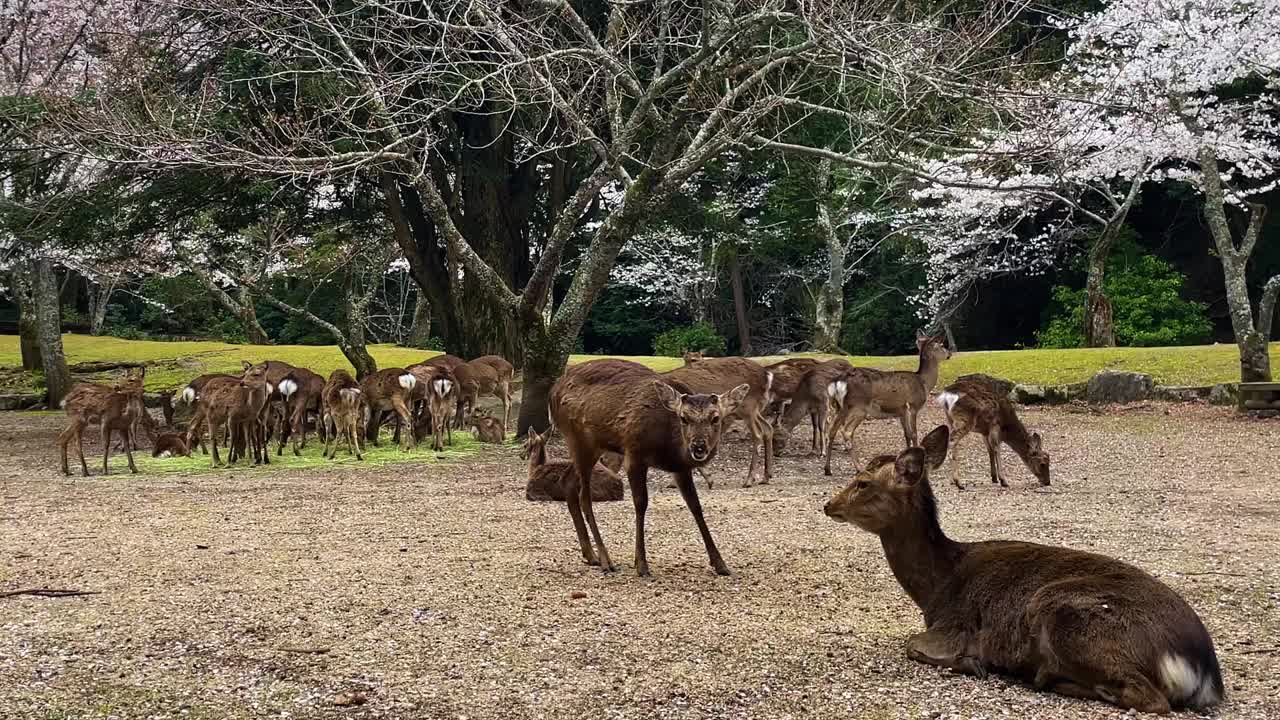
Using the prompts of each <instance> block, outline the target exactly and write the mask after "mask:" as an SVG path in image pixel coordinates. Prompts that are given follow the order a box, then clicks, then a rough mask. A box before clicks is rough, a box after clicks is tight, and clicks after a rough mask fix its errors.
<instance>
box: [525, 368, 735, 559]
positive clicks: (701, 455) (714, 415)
mask: <svg viewBox="0 0 1280 720" xmlns="http://www.w3.org/2000/svg"><path fill="white" fill-rule="evenodd" d="M749 392H751V386H750V385H747V384H746V383H743V384H741V385H739V386H737V387H735V388H733V389H732V390H730V391H729V392H728V393H726V394H724V395H705V394H695V393H694V392H693V391H692V390H690V389H689V387H688V386H687V385H685V384H684V383H683V382H681V381H679V380H677V379H674V378H670V377H663V376H662V375H659V374H657V373H655V372H654V371H652V370H650V369H649V368H647V367H645V366H643V365H641V364H639V363H634V362H630V361H628V360H596V361H593V362H587V363H582V364H581V365H575V366H573V367H570V368H569V369H568V370H566V371H565V373H564V375H562V376H561V377H560V379H559V380H557V381H556V383H555V385H554V386H552V388H551V399H550V403H549V405H550V414H551V420H552V423H553V424H554V425H555V427H556V428H557V429H558V430H559V431H560V432H561V433H563V434H564V440H565V445H566V446H567V448H568V450H569V456H570V457H571V458H572V460H573V465H574V469H575V470H577V473H576V475H575V479H573V480H569V479H566V483H567V484H566V486H565V488H564V492H565V498H566V503H565V504H566V505H567V506H568V509H569V516H570V518H572V519H573V526H574V530H575V531H576V532H577V535H578V544H579V546H580V547H581V549H582V557H583V559H584V560H586V562H587V563H588V564H590V565H599V566H600V567H601V568H603V569H604V570H605V571H606V572H609V571H612V570H614V569H615V567H614V565H613V561H612V560H611V559H610V557H609V552H608V550H606V549H605V546H604V538H603V537H602V536H601V534H600V528H599V527H598V526H597V525H596V516H595V511H594V509H593V508H592V505H591V491H590V488H591V485H590V482H585V483H584V482H581V481H580V479H581V478H589V477H591V473H592V470H593V469H594V468H595V464H596V460H597V459H599V457H600V454H601V453H602V452H604V451H606V450H609V451H613V452H616V453H621V454H622V455H623V465H624V466H625V467H626V471H627V480H628V482H629V484H630V485H631V500H632V502H633V503H634V505H635V513H636V545H635V565H636V573H637V574H639V575H648V574H649V561H648V558H647V557H646V555H645V545H644V515H645V511H646V510H647V509H648V507H649V485H648V476H649V468H651V467H656V468H658V469H659V470H666V471H667V472H670V473H672V474H674V475H675V479H676V484H677V486H678V487H679V488H680V494H681V495H682V496H683V497H684V501H685V504H686V505H688V506H689V512H690V513H691V514H692V515H693V520H694V522H695V523H696V524H697V526H698V532H699V533H701V535H702V542H703V544H704V545H705V546H706V549H707V558H708V559H709V560H710V562H711V567H713V568H714V569H715V571H716V572H717V573H718V574H720V575H728V574H729V567H728V566H727V565H725V563H724V560H723V559H722V558H721V557H720V551H719V550H717V549H716V544H715V541H714V540H713V539H712V538H711V531H710V530H709V529H708V528H707V523H706V520H704V519H703V517H702V504H701V503H700V502H698V490H697V488H696V487H694V484H693V470H694V469H695V468H700V467H702V466H703V465H706V464H707V463H709V462H711V461H712V460H713V459H714V458H715V456H716V451H717V450H719V447H720V436H721V434H722V432H723V430H724V421H725V418H727V417H729V416H730V415H732V414H733V413H734V412H735V411H737V409H738V405H739V404H741V403H742V401H743V400H744V399H745V398H746V397H747V394H748V393H749ZM588 527H590V528H591V534H592V535H593V536H594V538H595V545H596V546H595V549H593V548H592V546H591V540H590V539H589V538H588V537H587V528H588Z"/></svg>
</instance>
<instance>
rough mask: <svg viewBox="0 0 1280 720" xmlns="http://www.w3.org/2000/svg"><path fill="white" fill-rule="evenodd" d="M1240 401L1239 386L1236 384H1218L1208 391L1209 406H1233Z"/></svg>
mask: <svg viewBox="0 0 1280 720" xmlns="http://www.w3.org/2000/svg"><path fill="white" fill-rule="evenodd" d="M1239 399H1240V386H1239V385H1237V384H1236V383H1218V384H1217V385H1214V386H1213V389H1212V390H1210V391H1209V404H1210V405H1235V404H1236V402H1237V401H1238V400H1239Z"/></svg>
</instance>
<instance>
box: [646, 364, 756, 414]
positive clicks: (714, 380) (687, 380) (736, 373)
mask: <svg viewBox="0 0 1280 720" xmlns="http://www.w3.org/2000/svg"><path fill="white" fill-rule="evenodd" d="M663 377H664V379H668V380H673V381H675V382H679V383H681V384H682V385H684V386H685V387H687V388H689V389H690V390H691V391H693V392H695V393H703V394H717V395H721V394H724V393H727V392H729V391H730V390H732V389H734V388H735V387H737V386H739V385H741V384H743V383H746V384H747V385H748V386H749V387H750V388H751V390H750V392H748V393H747V397H746V398H745V399H744V400H743V401H742V403H741V404H739V405H738V409H737V411H736V412H735V413H734V414H735V415H738V416H740V417H751V416H752V415H753V414H755V413H758V412H761V411H763V410H764V407H765V405H766V403H767V402H768V401H769V399H770V398H771V395H772V385H773V373H772V372H770V371H769V370H766V369H765V368H764V367H762V366H761V365H760V364H759V363H756V362H752V361H751V360H747V359H746V358H739V357H727V358H703V359H702V360H699V361H697V362H695V363H693V364H691V365H686V366H684V367H680V368H676V369H675V370H671V371H669V372H667V373H664V374H663Z"/></svg>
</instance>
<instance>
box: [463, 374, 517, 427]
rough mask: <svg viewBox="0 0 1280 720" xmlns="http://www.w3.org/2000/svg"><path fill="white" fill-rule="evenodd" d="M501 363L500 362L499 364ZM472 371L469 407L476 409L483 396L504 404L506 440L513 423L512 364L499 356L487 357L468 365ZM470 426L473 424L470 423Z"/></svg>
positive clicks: (503, 420)
mask: <svg viewBox="0 0 1280 720" xmlns="http://www.w3.org/2000/svg"><path fill="white" fill-rule="evenodd" d="M499 361H500V362H499ZM466 367H467V369H468V370H470V371H471V378H470V379H471V381H472V383H473V385H469V386H468V388H467V391H468V392H469V393H471V397H470V398H469V399H468V406H469V407H470V408H472V409H474V408H475V403H476V401H477V400H478V399H479V397H480V396H481V395H492V396H493V397H495V398H497V399H498V400H499V401H500V402H501V403H502V434H503V437H502V439H504V440H505V439H506V432H507V423H509V422H511V373H512V372H513V371H512V369H511V363H508V362H507V361H506V360H503V359H502V358H500V357H498V356H497V355H486V356H484V357H482V358H476V359H475V360H472V361H471V362H469V363H467V364H466ZM467 424H468V425H471V424H472V423H470V422H468V423H467Z"/></svg>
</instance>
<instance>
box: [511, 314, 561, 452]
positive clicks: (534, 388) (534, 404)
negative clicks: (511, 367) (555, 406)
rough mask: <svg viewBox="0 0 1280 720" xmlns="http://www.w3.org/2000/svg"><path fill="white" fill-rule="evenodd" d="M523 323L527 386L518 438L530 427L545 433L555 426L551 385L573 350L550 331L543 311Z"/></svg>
mask: <svg viewBox="0 0 1280 720" xmlns="http://www.w3.org/2000/svg"><path fill="white" fill-rule="evenodd" d="M521 324H522V326H524V327H523V328H522V329H523V330H524V333H523V340H524V369H523V373H524V374H523V380H524V385H523V387H522V388H521V390H520V414H519V416H518V417H517V420H516V437H522V436H523V435H524V434H525V433H527V432H528V431H529V429H530V428H532V429H534V430H536V431H538V432H545V431H546V429H547V428H548V427H550V426H551V418H550V417H549V416H548V414H547V401H548V400H550V398H551V386H552V385H554V384H555V382H556V380H557V379H558V378H559V377H560V375H561V373H563V372H564V368H565V366H566V365H568V363H569V350H568V349H567V348H566V347H564V344H563V343H557V342H556V341H555V340H554V339H553V338H552V337H551V336H550V335H549V334H548V333H547V331H546V325H544V324H543V323H542V315H541V314H537V315H536V317H534V318H530V319H529V320H528V321H526V322H523V323H521Z"/></svg>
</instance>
